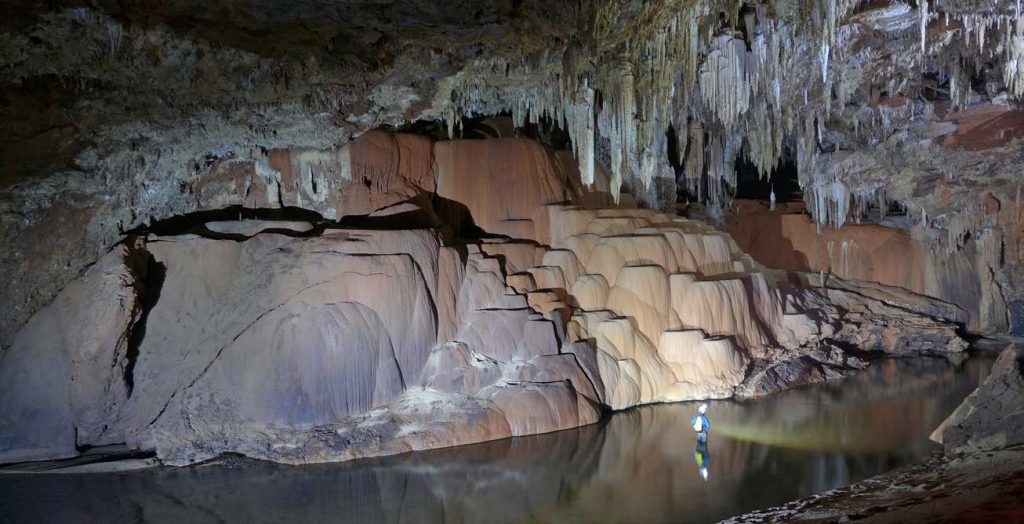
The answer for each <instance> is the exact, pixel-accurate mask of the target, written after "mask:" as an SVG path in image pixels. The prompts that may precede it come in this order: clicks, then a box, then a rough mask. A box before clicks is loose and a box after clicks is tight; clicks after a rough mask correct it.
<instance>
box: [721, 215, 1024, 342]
mask: <svg viewBox="0 0 1024 524" xmlns="http://www.w3.org/2000/svg"><path fill="white" fill-rule="evenodd" d="M802 207H803V206H801V205H793V206H780V207H778V208H776V209H775V210H769V208H768V205H767V204H765V203H760V202H755V201H740V202H737V207H736V209H735V213H734V214H731V215H729V217H728V226H727V228H726V229H727V231H729V233H730V234H731V235H732V236H733V238H735V239H736V242H737V244H738V245H739V246H740V247H741V249H743V250H744V251H746V252H748V253H750V254H751V256H753V257H754V258H755V259H756V260H757V261H758V262H761V263H762V264H765V265H766V266H769V267H773V268H780V269H787V270H791V271H814V272H821V273H823V274H828V275H834V276H836V277H838V278H842V279H853V280H863V281H868V282H878V283H882V284H886V285H890V286H897V287H901V288H904V289H907V290H910V291H914V292H915V293H920V294H922V295H927V296H931V297H935V298H938V299H940V300H944V301H947V302H950V303H952V304H956V305H958V306H959V307H961V308H963V310H964V311H965V312H967V314H968V319H969V320H968V322H967V324H966V326H965V327H966V328H967V329H968V330H969V331H971V332H973V333H979V334H993V333H1003V332H1007V331H1009V330H1010V328H1011V326H1010V311H1009V307H1008V300H1019V298H1017V296H1018V294H1017V292H1016V288H1013V287H1007V288H1004V287H1003V286H1002V285H1001V284H1000V282H999V281H998V280H997V279H996V278H995V275H996V274H999V275H1007V274H1009V271H1011V270H1013V269H1014V268H1015V266H1016V265H1017V264H1015V263H1012V262H1008V261H1007V262H1004V261H1003V259H1002V258H995V259H993V258H992V257H991V256H990V253H991V251H986V250H985V248H984V246H985V243H986V242H992V241H993V240H992V239H990V238H984V237H983V238H981V239H979V240H968V241H967V242H966V243H965V245H963V246H961V247H959V248H957V249H952V250H949V249H946V248H945V247H943V242H942V240H944V239H936V238H920V237H918V236H916V235H915V233H920V232H921V231H920V230H917V231H909V230H907V229H902V228H899V227H895V226H892V225H889V226H883V225H879V224H870V223H865V224H853V223H851V224H845V225H844V226H843V227H842V228H840V229H825V230H819V229H820V228H819V226H818V225H817V224H815V223H814V221H813V220H812V219H811V218H810V217H809V216H807V214H806V213H805V212H803V209H802ZM996 241H998V240H996ZM997 272H998V273H997ZM1004 290H1005V291H1004ZM1004 293H1005V295H1004ZM1007 297H1009V298H1007Z"/></svg>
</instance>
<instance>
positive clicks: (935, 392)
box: [0, 359, 990, 523]
mask: <svg viewBox="0 0 1024 524" xmlns="http://www.w3.org/2000/svg"><path fill="white" fill-rule="evenodd" d="M989 365H990V362H986V361H980V360H977V359H972V360H969V361H967V362H966V363H965V364H964V365H962V366H960V367H959V368H954V367H953V366H951V365H950V364H948V363H946V362H945V361H943V360H914V361H912V360H892V361H880V362H876V363H875V364H874V365H873V366H872V368H871V369H869V370H868V371H866V372H864V373H862V374H860V375H857V376H855V377H851V378H849V379H847V380H845V381H843V382H840V383H834V384H829V385H824V386H819V387H813V388H807V389H802V390H798V391H791V392H788V393H784V394H782V395H778V396H775V397H771V398H769V399H765V400H762V401H758V402H749V403H733V402H715V403H712V404H711V407H710V410H709V411H708V415H709V418H710V419H711V421H712V423H713V425H714V431H713V432H712V433H711V436H710V438H709V440H708V442H707V443H706V445H698V444H697V442H696V437H695V434H694V431H693V428H692V427H691V424H690V421H691V418H692V414H693V412H694V410H695V408H696V406H695V405H694V404H674V405H663V406H652V407H647V408H641V409H636V410H631V411H628V412H625V413H620V414H617V415H615V416H612V417H610V418H608V419H607V420H606V421H605V422H604V423H602V424H599V425H594V426H590V427H586V428H581V429H578V430H571V431H563V432H559V433H553V434H548V435H539V436H535V437H527V438H518V439H509V440H503V441H498V442H490V443H485V444H480V445H474V446H466V447H462V448H452V449H447V450H437V451H431V452H423V453H415V454H410V455H406V456H401V457H390V458H384V459H372V460H363V461H357V462H350V463H345V464H334V465H318V466H304V467H288V466H280V465H275V464H266V463H254V462H245V463H244V464H242V465H233V466H228V465H210V466H203V467H196V468H188V469H159V470H150V471H141V472H131V473H122V474H99V475H70V474H66V475H18V476H10V475H3V476H0V521H2V522H40V521H47V522H82V521H89V522H175V523H183V522H190V523H191V522H224V521H227V522H357V523H358V522H523V521H531V522H564V521H587V522H595V521H599V522H681V521H694V522H707V521H714V520H718V519H721V518H725V517H728V516H731V515H735V514H738V513H742V512H744V511H748V510H751V509H755V508H761V507H766V506H769V505H775V504H780V503H783V502H785V501H788V500H792V499H795V498H798V497H801V496H806V495H809V494H812V493H816V492H820V491H824V490H827V489H831V488H834V487H837V486H840V485H843V484H846V483H848V482H851V481H855V480H859V479H861V478H865V477H868V476H871V475H874V474H877V473H880V472H883V471H887V470H890V469H893V468H896V467H899V466H901V465H904V464H906V463H909V462H913V461H916V460H917V459H919V458H920V457H921V456H922V455H925V454H927V453H928V452H930V451H932V450H934V449H936V446H934V445H931V444H930V443H929V442H928V441H927V435H928V433H929V432H930V431H931V429H932V428H934V427H935V426H936V425H937V424H938V423H939V422H940V421H941V420H942V418H944V417H945V416H946V414H948V413H949V412H950V411H952V409H953V408H955V407H956V405H957V404H958V403H959V402H960V401H961V400H962V399H963V398H964V397H965V396H966V395H967V394H968V393H969V392H970V390H971V389H972V388H973V387H974V386H975V385H976V384H977V382H978V380H979V378H980V377H981V376H982V375H983V373H985V372H986V371H987V367H988V366H989ZM712 456H713V457H714V462H713V463H712V461H711V457H712Z"/></svg>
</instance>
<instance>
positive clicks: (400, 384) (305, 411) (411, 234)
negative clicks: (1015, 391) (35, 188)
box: [0, 134, 964, 464]
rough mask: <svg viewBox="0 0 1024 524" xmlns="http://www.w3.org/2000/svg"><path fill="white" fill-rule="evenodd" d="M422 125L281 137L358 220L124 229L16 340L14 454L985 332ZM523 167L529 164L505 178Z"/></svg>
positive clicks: (906, 345) (950, 310)
mask: <svg viewBox="0 0 1024 524" xmlns="http://www.w3.org/2000/svg"><path fill="white" fill-rule="evenodd" d="M421 145H422V144H421V142H419V141H418V139H416V140H413V139H409V140H407V139H405V138H401V137H389V136H387V135H384V134H374V135H371V136H369V137H368V138H365V139H360V140H359V141H357V142H355V143H353V144H351V145H350V147H347V148H346V150H347V151H348V155H349V156H348V157H347V158H348V159H347V160H345V158H346V157H345V156H344V155H334V156H332V155H328V156H326V157H324V156H310V155H305V156H302V155H300V156H299V157H294V158H291V157H289V158H291V159H290V160H288V162H287V163H284V164H282V163H281V162H284V160H282V159H281V158H277V157H273V155H271V157H272V158H271V160H273V162H270V165H276V166H278V167H276V168H275V169H276V170H277V172H278V173H279V174H281V173H284V172H285V171H287V169H291V171H288V172H289V173H290V175H289V177H291V178H288V179H287V180H286V179H285V178H282V181H283V182H286V183H283V185H281V186H280V187H281V188H282V189H281V191H284V188H289V189H288V191H290V193H287V194H288V195H291V196H290V197H288V198H295V199H296V200H295V202H296V203H298V199H300V198H301V199H312V198H314V197H317V195H320V196H322V197H323V199H322V200H317V201H316V202H320V203H321V204H323V205H324V206H335V208H336V209H338V210H339V213H341V212H342V211H340V210H341V209H343V208H344V209H348V210H353V209H357V208H358V206H364V207H363V208H358V209H362V210H363V211H365V212H366V213H365V215H363V216H360V217H358V218H352V219H350V220H348V221H347V222H327V221H316V223H313V222H303V221H294V220H292V221H275V220H240V221H225V220H223V219H222V217H221V218H217V219H216V220H211V221H207V222H205V223H204V224H203V225H201V226H197V227H193V228H192V229H190V230H189V231H190V232H187V233H179V234H164V235H160V234H156V233H152V234H149V235H148V236H146V237H145V238H144V239H141V240H139V241H138V242H137V243H130V244H126V245H128V246H130V247H124V248H120V250H119V251H115V252H112V253H111V255H109V256H108V258H106V259H104V260H105V262H104V263H103V264H97V266H95V267H94V268H93V269H91V270H90V272H89V273H87V274H85V275H84V276H82V277H81V278H79V279H77V280H75V281H74V282H75V284H74V285H73V286H69V287H68V288H66V289H65V291H64V292H62V294H61V295H60V296H59V297H58V300H56V301H55V302H54V304H53V305H51V306H50V307H48V308H47V309H45V310H44V311H43V312H41V313H40V314H39V315H37V317H35V318H34V319H33V322H32V323H30V324H29V325H28V326H27V327H26V328H25V329H24V330H22V331H21V332H19V333H18V335H17V337H16V340H17V344H16V345H14V346H13V347H12V349H11V350H10V351H9V352H8V353H7V354H6V355H4V357H3V358H2V359H0V377H6V378H7V379H9V380H6V381H4V382H3V383H0V406H3V407H4V411H3V416H4V417H7V416H8V413H11V414H13V415H11V416H10V418H4V419H3V420H0V422H2V423H3V425H2V426H0V437H2V440H0V445H2V446H3V454H2V455H0V460H19V459H22V458H52V457H56V456H67V455H73V454H74V453H75V449H76V446H83V445H102V444H111V443H127V444H129V445H137V446H139V447H141V448H145V449H153V450H156V452H157V455H158V457H159V458H160V459H161V460H163V461H164V462H165V463H168V464H190V463H195V462H198V461H202V460H206V459H209V458H211V457H214V456H216V455H218V454H221V453H228V452H233V453H243V454H245V455H249V456H252V457H256V458H262V459H267V460H274V461H280V462H288V463H304V462H320V461H336V460H346V459H350V458H357V457H365V456H374V455H381V454H389V453H399V452H404V451H408V450H414V449H426V448H432V447H442V446H450V445H456V444H465V443H471V442H480V441H483V440H488V439H496V438H503V437H509V436H517V435H526V434H531V433H538V432H547V431H554V430H558V429H565V428H571V427H576V426H580V425H583V424H589V423H592V422H595V421H597V420H598V418H599V417H600V415H601V413H602V411H603V410H605V409H613V410H618V409H626V408H629V407H632V406H637V405H640V404H646V403H652V402H672V401H682V400H695V399H710V398H728V397H732V396H761V395H766V394H771V393H773V392H776V391H779V390H782V389H786V388H789V387H795V386H798V385H802V384H806V383H810V382H814V381H820V380H826V379H829V378H832V377H835V376H840V375H842V374H843V373H847V372H850V371H852V370H854V369H856V368H858V367H861V366H862V365H863V363H861V362H860V361H859V359H857V357H856V355H855V352H853V353H849V352H847V351H846V350H844V349H841V348H844V347H845V348H851V347H852V348H854V349H861V350H882V351H887V352H890V353H901V354H907V353H921V352H945V353H950V352H957V351H960V350H961V349H962V348H963V341H962V340H960V339H959V337H957V335H956V332H955V329H954V325H953V322H957V321H962V320H963V318H964V315H963V312H962V311H961V310H960V309H958V308H956V307H955V306H951V305H948V304H943V303H938V302H935V301H932V300H929V299H925V298H923V297H920V296H918V295H915V294H913V293H910V292H907V291H903V290H899V289H894V288H889V287H886V286H881V285H869V284H863V283H851V282H846V281H842V280H838V279H823V278H821V276H820V275H819V276H818V277H815V276H814V275H812V274H785V273H782V272H778V271H771V270H767V269H765V268H763V267H761V266H760V265H758V264H757V263H756V262H754V261H753V259H751V258H750V257H749V256H748V255H746V254H744V253H743V252H742V251H741V250H740V249H739V248H738V247H737V245H736V243H735V242H733V240H732V238H731V237H730V236H729V235H727V234H724V233H722V232H720V231H717V230H715V229H713V228H712V227H710V226H708V225H707V224H705V223H703V222H698V221H696V220H690V219H686V218H681V217H679V216H676V215H672V214H667V213H662V212H659V211H657V210H651V209H637V208H633V207H629V206H628V205H625V203H624V205H623V206H622V207H618V208H616V207H589V206H588V205H581V204H579V203H573V202H568V203H567V202H564V200H567V199H568V200H575V201H577V202H583V203H587V202H589V203H595V202H597V203H600V202H601V201H602V199H603V198H604V196H602V195H607V194H606V193H601V192H600V191H596V190H584V189H583V188H580V187H577V186H575V185H573V184H572V183H571V182H570V178H569V177H568V176H567V175H566V174H565V171H564V169H567V168H565V166H564V165H563V162H564V161H565V159H564V158H562V157H560V156H559V155H556V154H553V153H552V151H551V150H550V149H548V148H545V147H543V146H541V145H539V144H537V143H535V142H530V141H527V140H522V139H499V140H476V141H470V140H460V141H453V142H449V143H444V144H438V145H437V146H436V150H437V151H438V152H437V154H436V155H435V154H433V153H432V151H433V149H431V150H429V151H425V150H423V148H422V147H421ZM357 152H358V155H357ZM435 157H436V159H437V161H436V165H435V164H431V163H430V162H429V161H428V160H430V159H432V158H435ZM275 158H276V159H275ZM358 158H362V159H363V160H360V161H356V159H358ZM396 158H397V160H396ZM335 161H337V162H341V163H340V164H337V165H336V164H332V163H331V162H335ZM345 162H348V163H347V164H346V163H345ZM339 165H341V166H343V167H344V166H348V167H345V169H351V170H353V171H352V172H353V173H355V172H357V171H360V170H361V172H363V173H364V174H365V179H366V180H368V181H369V184H358V183H357V184H355V185H353V186H351V187H349V186H345V187H342V186H338V187H341V189H340V191H341V193H342V196H343V195H344V194H348V193H346V192H348V191H355V192H354V193H352V194H354V195H356V194H359V195H362V197H360V198H359V199H358V202H356V203H353V204H352V205H353V206H357V207H344V206H342V207H337V206H341V204H339V202H342V201H343V200H344V198H341V197H339V196H338V194H336V193H330V192H326V193H323V194H321V191H328V189H326V188H329V187H332V188H334V186H329V185H325V184H324V183H322V182H317V183H316V184H315V189H314V184H312V182H310V180H318V179H317V178H316V177H318V176H321V175H323V173H324V172H323V171H322V170H329V169H341V168H339V167H338V166H339ZM286 166H290V167H287V169H286ZM560 166H561V167H560ZM339 172H340V171H339ZM435 173H436V188H437V192H436V193H435V194H433V195H430V194H427V193H429V191H430V190H431V188H433V187H435V186H434V185H432V184H433V181H434V180H435V179H434V178H433V177H434V174H435ZM513 175H514V176H515V177H516V181H517V182H516V183H517V184H518V185H519V186H521V187H523V188H529V189H524V190H522V191H517V192H516V194H515V196H514V198H504V197H503V196H500V195H501V192H500V191H494V188H495V185H496V184H498V185H501V184H506V185H510V184H511V180H512V177H513ZM323 176H327V175H323ZM331 176H334V175H331ZM353 176H354V175H353ZM310 177H312V179H311V178H310ZM328 178H330V177H328ZM289 180H290V182H289ZM296 181H299V182H302V183H303V184H305V183H307V182H308V184H307V185H302V184H298V185H296ZM601 184H602V182H601V181H600V180H598V181H597V182H596V184H595V187H601ZM356 186H361V187H362V188H363V189H366V190H367V191H370V193H363V189H353V188H355V187H356ZM268 187H270V186H268ZM273 187H277V184H276V182H275V184H274V185H273ZM346 188H347V189H346ZM336 189H337V188H334V189H330V191H335V190H336ZM407 191H408V192H407ZM587 191H591V192H589V193H588V192H587ZM421 192H424V193H422V194H421ZM413 193H415V194H413ZM587 195H589V197H588V196H587ZM279 196H280V197H281V198H284V197H286V196H287V195H286V194H284V193H282V194H281V195H279ZM403 197H407V198H405V199H404V200H402V201H400V202H396V200H397V199H399V198H403ZM317 198H319V197H317ZM339 198H341V200H339ZM303 202H305V203H304V204H302V205H312V204H308V202H307V201H306V200H303ZM286 203H287V202H286ZM317 205H320V204H317ZM345 206H348V204H345ZM460 208H465V209H467V210H469V214H468V215H467V214H459V213H456V212H454V210H458V209H460ZM318 209H319V208H318ZM328 209H329V207H324V208H322V210H323V211H324V212H325V213H327V210H328ZM346 212H347V211H346ZM452 217H456V219H460V218H458V217H462V218H471V219H472V220H474V221H475V222H476V225H477V226H480V227H483V229H484V233H485V235H481V236H480V237H473V238H465V237H463V236H460V235H463V234H468V233H471V232H472V231H473V230H472V228H468V227H463V226H460V225H457V224H453V223H444V219H446V218H447V219H452ZM344 224H348V225H344ZM353 224H359V225H358V226H357V225H353ZM438 225H439V227H437V226H438ZM493 233H500V234H501V235H500V236H497V235H493ZM93 272H98V274H99V275H101V276H102V278H100V277H98V276H95V275H94V273H93ZM816 278H817V279H816ZM54 324H60V325H61V326H65V327H62V328H61V329H59V330H49V329H47V326H49V325H54ZM76 348H78V349H76ZM39 362H47V363H48V364H49V365H47V366H46V368H45V369H46V373H45V374H34V373H32V372H31V371H32V370H33V369H34V367H36V366H37V365H38V363H39ZM79 377H81V379H79ZM72 378H73V379H74V380H71V379H72ZM51 382H52V383H55V384H58V387H57V388H49V384H50V383H51ZM8 384H10V386H8ZM33 391H44V392H45V394H44V395H43V396H42V397H40V398H42V399H44V400H45V401H44V402H37V401H36V397H35V396H34V395H35V394H34V393H33ZM41 406H42V407H45V409H40V407H41ZM76 435H77V436H76Z"/></svg>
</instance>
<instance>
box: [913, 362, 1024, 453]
mask: <svg viewBox="0 0 1024 524" xmlns="http://www.w3.org/2000/svg"><path fill="white" fill-rule="evenodd" d="M931 439H932V440H934V441H935V442H938V443H940V444H942V445H943V446H945V448H946V453H947V454H952V453H959V452H961V451H972V450H985V449H995V448H1002V447H1007V446H1013V445H1019V444H1022V443H1024V349H1022V348H1021V347H1020V346H1019V345H1011V346H1010V347H1008V348H1006V349H1004V350H1003V352H1002V353H1000V354H999V358H997V359H996V362H995V364H993V366H992V371H991V373H989V376H988V378H986V379H985V381H984V382H983V383H982V384H981V385H980V386H978V389H976V390H975V391H974V392H973V393H971V395H970V396H969V397H967V399H965V400H964V402H963V404H961V405H960V407H958V408H957V409H956V411H954V412H953V413H952V414H951V415H950V416H949V418H947V419H946V420H945V421H943V423H942V424H941V425H940V426H939V427H938V428H937V429H936V430H935V432H933V433H932V435H931Z"/></svg>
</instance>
